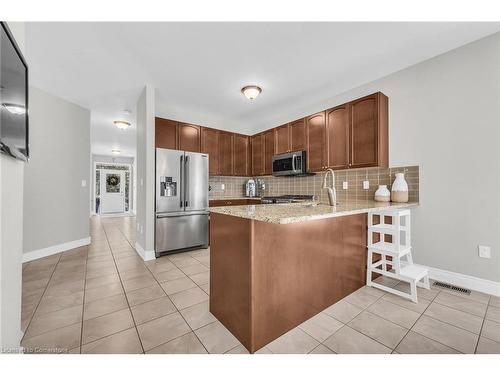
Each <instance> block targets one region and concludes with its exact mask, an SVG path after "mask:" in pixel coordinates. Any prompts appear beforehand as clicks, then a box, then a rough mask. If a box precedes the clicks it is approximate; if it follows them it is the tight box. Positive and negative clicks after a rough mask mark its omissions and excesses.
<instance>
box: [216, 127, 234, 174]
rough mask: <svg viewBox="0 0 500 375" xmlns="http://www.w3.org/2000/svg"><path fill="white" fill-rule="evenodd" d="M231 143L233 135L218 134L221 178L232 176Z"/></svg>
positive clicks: (226, 133) (232, 144)
mask: <svg viewBox="0 0 500 375" xmlns="http://www.w3.org/2000/svg"><path fill="white" fill-rule="evenodd" d="M233 141H234V137H233V133H229V132H225V131H220V132H219V174H220V175H221V176H232V175H233V174H234V164H233V152H234V142H233Z"/></svg>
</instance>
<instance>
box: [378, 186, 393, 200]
mask: <svg viewBox="0 0 500 375" xmlns="http://www.w3.org/2000/svg"><path fill="white" fill-rule="evenodd" d="M390 200H391V192H390V191H389V189H387V185H379V186H378V189H377V191H376V192H375V201H377V202H389V201H390Z"/></svg>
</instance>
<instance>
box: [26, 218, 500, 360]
mask: <svg viewBox="0 0 500 375" xmlns="http://www.w3.org/2000/svg"><path fill="white" fill-rule="evenodd" d="M134 233H135V219H134V218H133V217H121V218H99V217H94V218H92V219H91V237H92V243H91V245H89V246H85V247H81V248H78V249H75V250H72V251H68V252H65V253H63V254H57V255H53V256H49V257H46V258H43V259H39V260H36V261H33V262H29V263H26V264H24V265H23V305H22V326H23V330H24V331H25V335H24V338H23V340H22V345H23V346H24V347H25V348H26V349H27V351H28V352H35V353H36V352H69V353H207V352H208V353H247V351H246V349H245V348H244V347H243V346H242V345H241V344H240V343H239V342H238V340H237V339H236V338H235V337H234V336H233V335H232V334H231V333H230V332H229V331H228V330H227V329H226V328H225V327H224V326H223V325H222V324H221V323H220V322H219V321H217V319H216V318H215V317H214V316H213V315H212V314H210V313H209V311H208V304H209V302H208V300H209V296H208V293H209V288H208V281H209V277H208V275H209V262H210V254H209V250H207V249H204V250H197V251H191V252H187V253H181V254H175V255H171V256H167V257H162V258H159V259H156V260H154V261H150V262H143V261H142V260H141V259H140V258H139V256H138V255H137V254H136V252H135V250H134V249H133V244H134V243H135V239H134ZM380 281H381V282H385V283H390V282H391V280H386V279H381V280H380ZM396 287H397V288H398V289H401V290H405V289H406V288H407V286H406V285H405V284H403V283H402V284H397V285H396ZM258 353H312V354H327V353H500V298H498V297H492V296H489V295H486V294H482V293H478V292H473V293H472V294H471V295H470V296H466V295H463V294H459V293H453V292H449V291H446V290H441V289H438V288H435V287H433V288H432V289H431V290H419V303H418V304H414V303H412V302H410V301H407V300H405V299H402V298H400V297H397V296H394V295H391V294H387V293H384V292H382V291H380V290H377V289H373V288H368V287H363V288H361V289H359V290H358V291H356V292H354V293H352V294H351V295H349V296H347V297H346V298H344V299H343V300H341V301H339V302H337V303H336V304H334V305H332V306H330V307H329V308H327V309H326V310H324V311H323V312H321V313H320V314H318V315H316V316H315V317H313V318H311V319H310V320H308V321H307V322H304V323H303V324H301V325H300V326H299V327H296V328H294V329H292V330H291V331H289V332H287V333H286V334H284V335H283V336H281V337H279V338H278V339H276V340H275V341H273V342H271V343H270V344H268V345H267V346H266V347H264V348H262V349H261V350H259V352H258Z"/></svg>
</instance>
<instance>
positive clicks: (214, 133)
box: [201, 127, 219, 176]
mask: <svg viewBox="0 0 500 375" xmlns="http://www.w3.org/2000/svg"><path fill="white" fill-rule="evenodd" d="M201 152H203V153H205V154H208V173H209V175H210V176H215V175H218V174H219V131H218V130H217V129H211V128H205V127H202V128H201Z"/></svg>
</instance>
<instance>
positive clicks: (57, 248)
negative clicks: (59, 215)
mask: <svg viewBox="0 0 500 375" xmlns="http://www.w3.org/2000/svg"><path fill="white" fill-rule="evenodd" d="M88 244H90V237H85V238H81V239H79V240H75V241H70V242H65V243H62V244H59V245H54V246H49V247H46V248H44V249H39V250H33V251H29V252H27V253H24V254H23V263H25V262H30V261H32V260H35V259H40V258H43V257H47V256H49V255H53V254H57V253H62V252H64V251H68V250H72V249H76V248H77V247H81V246H86V245H88Z"/></svg>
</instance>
